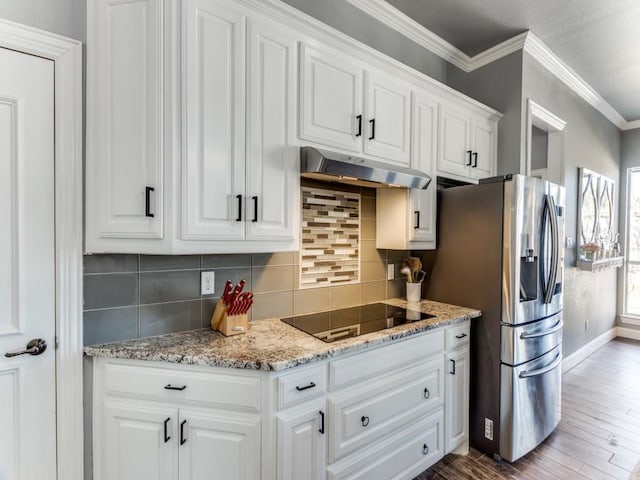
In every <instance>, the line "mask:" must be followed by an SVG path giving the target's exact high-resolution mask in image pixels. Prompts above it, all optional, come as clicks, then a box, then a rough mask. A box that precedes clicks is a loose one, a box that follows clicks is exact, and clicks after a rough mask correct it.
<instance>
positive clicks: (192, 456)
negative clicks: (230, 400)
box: [178, 409, 260, 480]
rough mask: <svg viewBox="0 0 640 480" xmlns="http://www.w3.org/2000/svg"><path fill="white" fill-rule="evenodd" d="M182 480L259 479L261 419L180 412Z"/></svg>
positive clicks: (239, 415)
mask: <svg viewBox="0 0 640 480" xmlns="http://www.w3.org/2000/svg"><path fill="white" fill-rule="evenodd" d="M178 438H179V443H180V444H181V445H180V480H201V479H203V478H224V479H225V480H259V479H260V417H259V416H258V415H242V414H238V413H224V412H218V413H213V412H211V413H210V412H206V411H204V410H190V409H182V410H180V419H179V424H178Z"/></svg>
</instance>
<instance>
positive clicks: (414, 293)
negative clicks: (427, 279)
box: [407, 282, 422, 303]
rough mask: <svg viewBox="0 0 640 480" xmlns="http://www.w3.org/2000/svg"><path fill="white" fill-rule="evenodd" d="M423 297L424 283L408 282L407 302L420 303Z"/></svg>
mask: <svg viewBox="0 0 640 480" xmlns="http://www.w3.org/2000/svg"><path fill="white" fill-rule="evenodd" d="M421 295H422V282H414V283H409V282H407V302H409V303H419V302H420V296H421Z"/></svg>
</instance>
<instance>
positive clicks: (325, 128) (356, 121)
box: [300, 45, 365, 152]
mask: <svg viewBox="0 0 640 480" xmlns="http://www.w3.org/2000/svg"><path fill="white" fill-rule="evenodd" d="M301 54H302V62H301V67H300V76H301V80H300V88H301V92H300V97H301V102H300V104H301V109H300V137H301V138H303V139H305V140H310V141H312V142H318V143H322V144H325V145H330V146H333V147H337V148H343V149H345V150H350V151H352V152H360V151H361V150H362V138H363V135H364V121H365V119H364V118H363V117H362V115H363V113H364V112H363V108H362V103H363V99H362V82H363V79H362V77H363V72H362V68H361V67H360V66H359V65H358V64H357V63H355V62H354V61H353V60H351V59H349V58H348V57H345V56H342V55H340V54H339V53H336V52H332V51H328V50H326V51H325V50H316V49H315V48H312V47H309V46H308V45H302V49H301ZM358 116H360V117H359V118H358Z"/></svg>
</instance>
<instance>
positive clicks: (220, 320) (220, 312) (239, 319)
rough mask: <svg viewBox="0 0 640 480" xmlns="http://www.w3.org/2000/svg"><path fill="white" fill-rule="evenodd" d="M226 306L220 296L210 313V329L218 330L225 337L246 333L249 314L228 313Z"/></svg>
mask: <svg viewBox="0 0 640 480" xmlns="http://www.w3.org/2000/svg"><path fill="white" fill-rule="evenodd" d="M228 308H229V307H228V306H227V305H225V303H224V302H223V301H222V299H221V298H220V299H218V303H216V308H215V310H214V311H213V314H212V315H211V329H212V330H218V331H219V332H220V333H222V334H223V335H225V336H227V337H230V336H231V335H239V334H241V333H247V332H248V331H249V314H248V313H241V314H238V315H228V314H227V311H228Z"/></svg>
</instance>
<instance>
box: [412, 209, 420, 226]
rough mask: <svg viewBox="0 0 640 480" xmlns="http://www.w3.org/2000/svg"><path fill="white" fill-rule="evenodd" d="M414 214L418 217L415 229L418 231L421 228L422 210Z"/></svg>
mask: <svg viewBox="0 0 640 480" xmlns="http://www.w3.org/2000/svg"><path fill="white" fill-rule="evenodd" d="M413 213H415V215H416V225H415V227H413V228H416V229H417V228H420V210H416V211H415V212H413Z"/></svg>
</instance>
